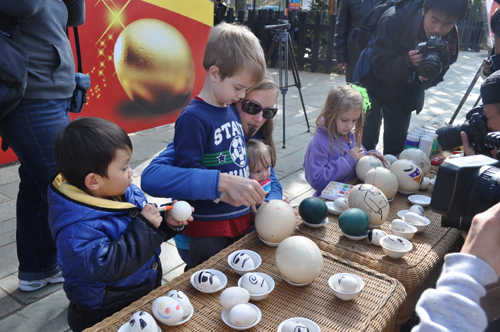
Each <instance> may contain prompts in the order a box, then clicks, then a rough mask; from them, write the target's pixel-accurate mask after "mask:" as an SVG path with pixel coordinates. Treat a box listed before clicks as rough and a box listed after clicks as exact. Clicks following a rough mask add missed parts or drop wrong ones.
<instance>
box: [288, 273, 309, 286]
mask: <svg viewBox="0 0 500 332" xmlns="http://www.w3.org/2000/svg"><path fill="white" fill-rule="evenodd" d="M281 278H283V280H285V281H286V282H288V283H289V284H290V285H293V286H298V287H302V286H306V285H309V284H310V283H311V282H312V281H311V282H306V283H304V284H298V283H296V282H293V281H290V280H288V279H287V278H285V277H283V275H281Z"/></svg>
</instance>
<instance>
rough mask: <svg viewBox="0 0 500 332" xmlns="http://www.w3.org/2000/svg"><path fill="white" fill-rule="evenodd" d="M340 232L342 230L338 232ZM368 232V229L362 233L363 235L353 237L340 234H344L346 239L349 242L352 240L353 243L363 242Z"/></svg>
mask: <svg viewBox="0 0 500 332" xmlns="http://www.w3.org/2000/svg"><path fill="white" fill-rule="evenodd" d="M340 231H341V232H342V230H340ZM368 232H370V231H369V230H368V229H367V230H366V231H365V232H364V233H363V235H359V236H354V235H348V234H346V233H344V232H342V234H344V236H345V237H346V238H348V239H349V240H354V241H359V240H363V239H366V237H367V236H368Z"/></svg>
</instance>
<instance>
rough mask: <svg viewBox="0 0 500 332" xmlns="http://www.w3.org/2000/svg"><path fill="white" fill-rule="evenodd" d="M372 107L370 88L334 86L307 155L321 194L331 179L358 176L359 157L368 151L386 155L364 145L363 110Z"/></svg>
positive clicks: (312, 181)
mask: <svg viewBox="0 0 500 332" xmlns="http://www.w3.org/2000/svg"><path fill="white" fill-rule="evenodd" d="M369 107H370V102H369V98H368V95H367V94H366V89H364V88H361V87H358V86H356V85H353V84H348V85H338V86H334V87H332V88H331V89H330V91H329V92H328V96H327V98H326V103H325V106H324V107H323V109H322V110H321V112H320V114H319V115H318V119H317V120H316V133H315V134H314V136H313V138H312V139H311V141H310V142H309V145H308V146H307V150H306V154H305V156H304V164H303V166H304V168H305V173H306V180H307V182H309V184H310V185H311V187H313V188H314V189H315V190H316V192H315V193H314V196H315V197H317V196H319V195H320V194H321V191H322V190H323V189H324V188H325V187H326V186H327V185H328V183H329V182H330V181H338V182H347V181H349V180H351V179H352V178H354V177H355V176H356V172H355V168H356V163H357V162H358V160H359V159H360V158H361V157H363V156H364V155H366V154H372V155H374V156H376V157H378V158H379V159H380V160H382V162H383V163H384V164H385V163H386V162H387V161H386V159H385V158H384V156H383V155H382V154H381V153H380V152H378V151H376V150H372V151H370V152H367V151H366V150H365V148H364V147H363V146H362V145H361V136H362V134H363V110H364V111H366V109H367V108H369Z"/></svg>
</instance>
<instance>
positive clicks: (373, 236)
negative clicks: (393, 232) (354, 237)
mask: <svg viewBox="0 0 500 332" xmlns="http://www.w3.org/2000/svg"><path fill="white" fill-rule="evenodd" d="M384 236H387V233H386V232H384V231H381V230H380V229H371V230H370V231H369V232H368V240H369V241H370V242H371V243H373V244H374V245H376V246H379V247H380V239H381V238H383V237H384Z"/></svg>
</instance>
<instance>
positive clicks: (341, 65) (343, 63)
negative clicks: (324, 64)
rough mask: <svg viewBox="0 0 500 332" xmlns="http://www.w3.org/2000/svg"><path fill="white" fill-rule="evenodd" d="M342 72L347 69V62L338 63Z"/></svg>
mask: <svg viewBox="0 0 500 332" xmlns="http://www.w3.org/2000/svg"><path fill="white" fill-rule="evenodd" d="M337 66H338V67H339V69H340V70H345V69H346V68H347V62H341V63H337Z"/></svg>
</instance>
